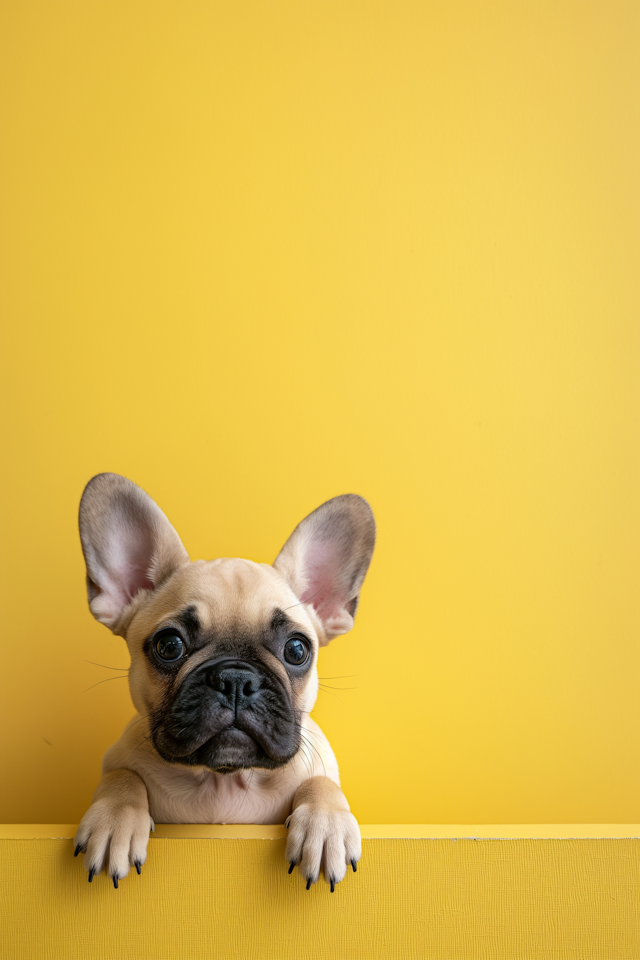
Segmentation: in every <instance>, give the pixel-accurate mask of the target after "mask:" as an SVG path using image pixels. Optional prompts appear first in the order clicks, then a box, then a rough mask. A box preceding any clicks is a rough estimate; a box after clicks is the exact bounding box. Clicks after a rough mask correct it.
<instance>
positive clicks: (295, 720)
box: [75, 473, 375, 892]
mask: <svg viewBox="0 0 640 960" xmlns="http://www.w3.org/2000/svg"><path fill="white" fill-rule="evenodd" d="M80 539H81V541H82V550H83V553H84V558H85V562H86V566H87V589H88V595H89V607H90V609H91V612H92V613H93V615H94V617H95V618H96V619H97V620H99V621H100V622H101V623H104V624H105V625H106V626H107V627H109V628H110V630H112V631H113V633H115V634H117V635H118V636H121V637H124V639H125V640H126V643H127V646H128V648H129V653H130V656H131V666H130V669H129V686H130V690H131V698H132V700H133V703H134V705H135V707H136V710H137V714H136V716H135V717H134V718H133V720H132V721H131V722H130V723H129V724H128V726H127V727H126V729H125V731H124V733H123V735H122V737H121V738H120V740H118V742H117V743H115V744H114V745H113V746H112V747H110V748H109V750H107V752H106V754H105V756H104V760H103V765H102V780H101V781H100V784H99V786H98V788H97V790H96V792H95V794H94V797H93V803H92V805H91V807H90V808H89V810H88V811H87V813H86V814H85V816H84V817H83V818H82V822H81V823H80V826H79V827H78V832H77V834H76V838H75V843H76V848H75V855H76V856H77V855H78V853H80V852H83V853H84V863H85V867H86V869H87V872H88V874H89V882H91V881H92V880H93V877H94V876H95V875H96V874H97V873H100V872H101V871H102V870H103V869H105V870H106V871H107V872H108V874H109V876H110V877H111V878H112V880H113V885H114V887H117V886H118V881H119V880H121V879H122V878H123V877H125V876H126V875H127V873H128V872H129V865H130V864H132V865H134V866H135V867H136V870H137V871H138V873H140V869H141V867H142V864H144V862H145V860H146V856H147V844H148V841H149V830H150V829H153V825H154V820H157V821H159V822H164V823H282V822H283V821H284V823H285V825H286V826H287V827H288V828H289V833H288V839H287V847H286V857H287V860H288V862H289V873H291V871H292V870H293V869H294V867H295V866H296V865H297V866H298V869H299V870H300V872H301V874H302V876H303V878H304V879H305V880H306V884H307V890H308V889H309V888H310V886H311V884H313V883H316V881H317V880H318V879H319V877H320V873H321V871H322V873H323V874H324V877H325V879H326V881H327V882H328V883H329V884H330V887H331V892H333V890H334V888H335V884H336V883H338V882H339V881H340V880H342V879H343V877H344V876H345V873H346V870H347V866H348V864H351V865H352V868H353V870H354V871H355V869H356V864H357V862H358V860H359V859H360V853H361V842H360V830H359V827H358V823H357V821H356V819H355V817H354V816H353V815H352V814H351V813H350V811H349V804H348V803H347V800H346V798H345V796H344V794H343V793H342V790H341V789H340V777H339V774H338V765H337V763H336V758H335V756H334V754H333V751H332V750H331V747H330V746H329V743H328V741H327V739H326V737H325V736H324V734H323V733H322V731H321V730H320V728H319V727H318V725H317V724H316V723H315V722H314V721H313V720H312V719H311V717H310V711H311V709H312V708H313V705H314V703H315V701H316V697H317V694H318V674H317V667H316V664H317V658H318V648H319V647H321V646H323V645H324V644H326V643H328V642H329V641H330V640H332V639H333V637H336V636H338V634H341V633H346V632H347V631H348V630H350V629H351V627H352V626H353V618H354V615H355V612H356V607H357V605H358V597H359V594H360V588H361V587H362V582H363V580H364V577H365V574H366V572H367V569H368V567H369V563H370V560H371V555H372V553H373V547H374V542H375V523H374V519H373V514H372V512H371V508H370V507H369V505H368V503H367V502H366V501H365V500H363V499H362V498H361V497H358V496H355V495H353V494H347V495H345V496H342V497H336V498H335V499H333V500H329V501H327V503H324V504H322V506H320V507H318V508H317V510H314V511H313V513H311V514H309V516H308V517H306V519H304V520H303V521H302V522H301V523H300V524H299V525H298V526H297V527H296V529H295V530H294V531H293V533H292V534H291V536H290V537H289V539H288V540H287V542H286V543H285V545H284V547H283V548H282V550H281V551H280V553H279V554H278V556H277V558H276V560H275V562H274V564H273V566H269V565H268V564H265V563H253V562H252V561H251V560H241V559H219V560H210V561H204V560H196V561H194V562H190V560H189V557H188V556H187V552H186V550H185V548H184V547H183V545H182V543H181V541H180V539H179V537H178V534H177V533H176V531H175V530H174V529H173V527H172V526H171V524H170V523H169V521H168V520H167V518H166V517H165V515H164V514H163V513H162V511H161V510H160V508H159V507H158V506H157V505H156V504H155V503H154V501H153V500H152V499H151V498H150V497H149V496H148V495H147V494H146V493H145V492H144V491H143V490H141V489H140V487H138V486H136V484H134V483H132V482H131V481H130V480H127V479H125V478H124V477H121V476H118V475H117V474H113V473H102V474H99V475H98V476H96V477H94V478H93V479H92V480H90V481H89V483H88V484H87V486H86V488H85V491H84V493H83V496H82V500H81V503H80Z"/></svg>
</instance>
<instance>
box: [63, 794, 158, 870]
mask: <svg viewBox="0 0 640 960" xmlns="http://www.w3.org/2000/svg"><path fill="white" fill-rule="evenodd" d="M154 826H155V825H154V822H153V820H152V819H151V817H150V816H149V811H148V810H147V809H146V808H144V807H136V806H133V805H131V804H122V803H115V802H114V801H113V800H108V799H106V798H105V799H101V800H96V802H95V803H94V804H92V806H90V807H89V809H88V810H87V812H86V813H85V815H84V817H83V818H82V820H81V821H80V826H79V827H78V832H77V833H76V836H75V840H74V843H75V851H74V856H76V857H77V856H78V854H79V853H84V866H85V869H86V871H87V873H88V874H89V883H91V881H92V880H93V878H94V877H95V876H96V874H98V873H101V872H102V870H105V871H106V872H107V873H108V874H109V876H110V877H111V880H112V881H113V885H114V887H116V888H117V887H118V881H119V880H122V878H123V877H126V875H127V874H128V873H129V866H130V865H132V866H134V867H135V868H136V870H137V872H138V873H140V871H141V869H142V865H143V864H144V862H145V860H146V859H147V844H148V843H149V831H150V830H153V829H154Z"/></svg>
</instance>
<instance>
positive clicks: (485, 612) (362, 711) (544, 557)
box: [0, 0, 640, 823]
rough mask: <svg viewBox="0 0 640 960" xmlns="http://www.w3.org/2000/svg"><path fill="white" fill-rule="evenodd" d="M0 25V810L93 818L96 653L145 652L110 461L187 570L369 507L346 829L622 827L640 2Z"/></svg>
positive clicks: (635, 708) (345, 687)
mask: <svg viewBox="0 0 640 960" xmlns="http://www.w3.org/2000/svg"><path fill="white" fill-rule="evenodd" d="M0 27H1V30H0V36H1V38H2V39H1V44H2V49H1V51H0V53H1V56H0V69H1V72H2V73H1V84H2V89H1V92H2V116H1V118H0V119H1V124H2V131H3V134H2V135H3V152H2V185H1V189H2V195H1V204H2V209H1V214H2V227H1V230H2V251H1V259H0V263H1V270H2V278H1V279H2V339H3V349H2V393H3V396H2V418H3V419H2V447H1V449H2V453H3V464H2V536H3V540H2V550H1V560H2V571H1V575H0V586H1V590H2V599H1V604H2V606H1V609H2V646H1V650H2V671H1V672H2V684H3V691H2V718H1V725H0V730H1V735H2V737H1V739H2V750H3V758H2V761H1V764H2V780H3V791H2V809H1V812H0V819H3V820H6V821H18V822H20V821H27V822H29V821H32V822H37V821H47V822H52V821H58V822H73V821H76V820H77V819H79V817H80V816H81V815H82V813H83V812H84V810H85V808H86V806H87V805H88V803H89V801H90V797H91V793H92V791H93V788H94V786H95V784H96V782H97V780H98V776H99V766H100V758H101V755H102V752H103V751H104V749H105V748H106V747H107V746H108V744H110V743H111V742H112V741H113V740H115V739H116V738H117V736H118V735H119V733H120V730H121V728H122V727H123V725H124V724H125V722H126V720H127V719H128V717H129V715H130V712H131V707H130V702H129V698H128V693H127V687H126V680H125V679H122V678H119V674H118V672H117V671H115V672H114V671H112V670H109V669H105V668H104V667H100V666H96V665H94V663H90V662H88V661H94V662H95V663H99V664H106V665H107V666H108V667H123V668H126V666H127V663H128V658H127V652H126V648H125V645H124V642H123V641H122V640H120V639H118V638H114V637H112V636H111V635H110V634H109V633H108V631H107V630H106V629H105V628H104V627H102V626H100V625H98V624H97V623H95V622H94V621H93V620H92V619H91V617H90V614H89V612H88V609H87V607H86V599H85V593H84V582H83V577H84V570H83V564H82V557H81V552H80V547H79V542H78V537H77V530H76V511H77V504H78V500H79V498H80V494H81V492H82V489H83V486H84V484H85V482H86V481H87V480H88V479H89V478H90V477H91V476H92V475H93V474H94V473H97V472H100V471H103V470H111V471H115V472H119V473H123V474H125V475H126V476H128V477H130V478H131V479H133V480H135V481H136V482H137V483H139V484H140V485H141V486H143V487H144V488H145V489H146V490H147V491H148V492H149V493H150V494H151V495H152V496H153V497H154V498H155V499H156V500H157V502H158V503H159V504H160V506H161V507H162V508H163V509H164V510H165V512H166V513H167V515H168V516H169V518H170V519H171V521H172V522H173V523H174V525H175V526H176V528H177V530H178V531H179V533H180V534H181V536H182V538H183V540H184V543H185V545H186V547H187V549H188V550H189V552H190V554H191V556H192V557H194V558H197V557H213V556H225V555H240V556H246V557H250V558H252V559H255V560H266V561H271V560H272V559H273V558H274V557H275V555H276V553H277V552H278V550H279V548H280V546H281V544H282V543H283V542H284V540H285V538H286V537H287V536H288V534H289V533H290V531H291V530H292V529H293V527H294V526H295V524H296V523H297V522H298V521H299V520H300V519H301V518H302V517H303V516H304V515H305V514H306V513H307V512H309V511H310V510H312V509H313V508H314V507H316V506H317V505H318V504H319V503H321V502H322V501H323V500H325V499H327V498H329V497H332V496H334V495H336V494H339V493H344V492H350V491H353V492H357V493H360V494H362V495H363V496H365V497H367V498H368V499H369V501H370V502H371V504H372V506H373V508H374V511H375V513H376V517H377V520H378V527H379V539H378V546H377V549H376V553H375V556H374V561H373V564H372V568H371V571H370V574H369V577H368V579H367V582H366V584H365V588H364V590H363V594H362V601H361V607H360V611H359V614H358V619H357V622H356V627H355V630H354V631H353V633H352V634H351V635H348V636H345V637H341V638H339V639H337V640H336V641H334V642H333V644H332V645H331V647H329V648H328V649H327V650H325V651H323V653H322V656H321V664H320V666H321V669H320V674H321V676H322V677H323V678H325V681H324V682H325V683H326V688H323V690H322V691H321V694H320V698H319V701H318V705H317V709H316V711H315V716H316V719H317V720H318V722H319V723H320V725H321V726H322V727H323V728H324V730H325V732H326V733H327V734H328V736H329V738H330V740H331V742H332V744H333V746H334V748H335V751H336V753H337V756H338V759H339V761H340V765H341V771H342V775H343V784H344V787H345V791H346V793H347V796H348V797H349V799H350V801H351V804H352V808H353V810H354V812H355V813H356V815H357V816H358V817H359V819H360V820H361V821H363V822H385V821H391V822H422V823H425V822H426V823H429V822H434V823H436V822H445V823H446V822H454V823H465V822H476V823H482V822H499V823H509V822H519V821H524V822H537V823H540V822H546V821H550V822H567V821H570V822H581V821H583V822H609V823H614V822H633V821H637V820H638V819H640V809H639V806H638V803H639V797H640V763H639V759H640V695H639V693H638V689H639V687H638V676H639V673H638V669H639V666H640V664H639V662H638V660H639V650H640V642H639V633H640V631H639V629H638V627H639V617H640V612H639V608H640V604H639V601H638V582H639V573H640V569H639V568H640V562H639V561H640V557H639V546H640V511H639V504H640V483H639V481H640V469H639V468H640V452H639V451H640V446H639V441H640V436H639V434H640V430H639V427H640V379H639V373H640V370H639V360H640V357H639V350H638V348H639V342H638V341H639V335H640V310H639V308H640V283H639V279H638V276H639V274H638V266H639V258H638V254H639V252H640V250H639V246H640V244H639V242H638V241H639V225H640V216H639V215H640V210H639V199H640V189H639V179H638V171H639V170H640V149H639V147H640V124H639V119H640V114H639V107H640V56H639V52H640V5H639V4H638V3H637V2H623V0H606V2H586V0H580V2H566V0H554V2H549V3H547V2H535V3H527V2H505V3H502V2H480V0H471V2H455V0H454V2H421V3H413V2H406V0H401V2H397V0H393V2H392V0H388V2H351V0H339V2H332V0H323V2H290V3H287V2H280V0H274V2H246V0H239V2H236V0H234V2H230V0H229V2H224V3H222V2H194V0H180V2H178V0H170V2H163V0H156V2H151V0H149V2H145V0H126V2H118V0H109V2H108V3H107V2H104V3H102V2H100V3H94V2H66V0H65V2H62V0H54V2H51V0H47V2H34V0H12V2H8V0H4V2H3V3H2V22H1V24H0ZM109 678H112V679H109ZM105 679H106V680H107V681H108V682H101V681H103V680H105ZM95 684H98V685H97V686H95Z"/></svg>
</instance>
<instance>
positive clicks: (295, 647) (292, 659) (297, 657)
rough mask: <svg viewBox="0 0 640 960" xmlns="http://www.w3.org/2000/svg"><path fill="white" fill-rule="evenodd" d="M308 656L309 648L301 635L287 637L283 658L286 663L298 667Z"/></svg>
mask: <svg viewBox="0 0 640 960" xmlns="http://www.w3.org/2000/svg"><path fill="white" fill-rule="evenodd" d="M308 656H309V648H308V647H307V644H306V643H305V641H304V640H303V639H302V637H289V639H288V640H287V642H286V643H285V645H284V658H285V660H286V661H287V663H292V664H294V665H295V666H296V667H299V666H300V664H301V663H304V662H305V660H306V659H307V657H308Z"/></svg>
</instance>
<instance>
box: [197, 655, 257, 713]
mask: <svg viewBox="0 0 640 960" xmlns="http://www.w3.org/2000/svg"><path fill="white" fill-rule="evenodd" d="M207 679H208V681H209V686H211V687H212V688H213V689H214V690H215V691H216V693H217V695H218V696H217V699H218V701H219V703H221V704H222V705H223V706H225V707H229V708H230V709H231V710H233V711H234V713H235V714H236V716H237V715H238V713H239V712H240V711H241V710H244V709H245V708H246V707H248V706H249V705H250V703H251V701H252V700H254V699H255V697H256V694H257V693H258V691H259V690H260V686H261V684H260V678H259V677H258V675H257V674H256V673H255V671H254V670H252V669H251V667H248V666H247V667H245V666H239V665H235V664H224V663H221V664H218V665H217V666H215V667H212V668H211V670H210V671H209V673H208V677H207Z"/></svg>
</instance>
